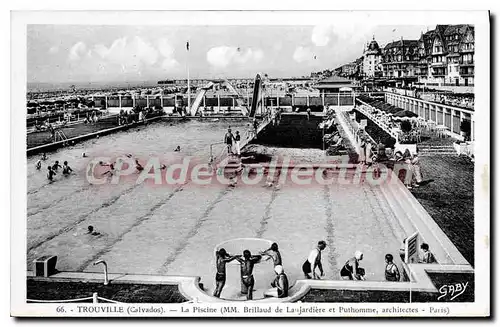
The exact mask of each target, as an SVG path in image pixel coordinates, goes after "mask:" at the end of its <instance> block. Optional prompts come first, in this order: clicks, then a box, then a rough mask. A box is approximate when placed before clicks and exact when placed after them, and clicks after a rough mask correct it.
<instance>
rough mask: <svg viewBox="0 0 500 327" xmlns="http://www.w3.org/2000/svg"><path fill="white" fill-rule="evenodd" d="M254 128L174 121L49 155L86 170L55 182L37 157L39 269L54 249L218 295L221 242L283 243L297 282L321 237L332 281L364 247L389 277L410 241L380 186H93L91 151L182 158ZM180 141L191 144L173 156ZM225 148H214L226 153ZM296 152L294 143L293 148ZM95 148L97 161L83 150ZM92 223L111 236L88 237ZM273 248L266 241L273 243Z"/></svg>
mask: <svg viewBox="0 0 500 327" xmlns="http://www.w3.org/2000/svg"><path fill="white" fill-rule="evenodd" d="M228 125H231V127H232V128H233V130H236V129H237V130H240V133H242V134H244V131H246V129H247V128H248V127H247V122H246V121H239V122H233V121H231V122H227V121H218V122H200V121H188V122H183V123H180V122H175V123H172V122H169V121H163V122H159V123H154V124H151V125H150V126H148V127H145V128H140V129H134V130H131V131H127V132H120V133H117V134H113V135H110V136H106V137H102V138H99V139H93V140H89V141H86V142H83V143H81V144H78V145H75V146H72V147H69V148H65V149H61V150H59V151H57V152H55V153H52V154H48V156H49V159H48V161H46V162H45V163H44V165H45V166H46V165H48V164H49V163H53V162H54V161H55V160H59V162H60V163H61V164H62V162H63V161H65V160H67V161H68V162H69V163H70V166H71V167H72V168H73V169H74V170H75V174H74V175H71V176H69V177H62V176H60V173H59V174H58V176H56V180H55V182H54V183H51V184H48V183H47V179H46V167H44V169H42V171H37V170H36V169H35V167H34V165H35V162H36V160H38V157H30V158H28V166H27V170H28V172H27V174H28V208H27V211H28V217H27V231H28V239H27V244H28V255H27V265H28V269H32V262H33V260H34V259H35V258H37V257H39V256H42V255H48V254H51V255H57V256H58V263H57V269H59V270H60V271H101V269H102V267H99V266H98V267H96V266H93V264H92V263H93V262H94V261H96V260H99V259H102V260H105V261H106V262H107V264H108V268H109V272H112V273H129V274H166V275H182V276H200V277H201V281H202V283H203V284H204V288H205V289H206V290H207V292H209V293H212V292H213V289H214V284H215V283H214V276H215V263H214V262H215V256H214V249H215V247H216V246H217V245H218V244H220V243H222V242H225V241H227V240H231V239H236V238H261V239H265V240H269V241H272V242H277V243H278V244H279V247H280V251H281V254H282V258H283V263H284V268H285V272H286V273H287V275H288V277H289V279H290V284H291V285H292V284H293V282H294V281H295V280H297V279H302V278H303V274H302V272H301V267H302V264H303V262H304V261H305V259H306V258H307V256H308V254H309V252H310V251H311V250H312V249H313V248H314V247H315V245H316V244H317V242H318V241H319V240H325V241H326V242H327V243H328V246H327V248H326V249H325V250H324V251H323V266H324V270H325V277H324V278H325V279H340V276H339V271H340V269H341V268H342V266H343V264H344V263H345V261H346V260H347V259H349V257H352V256H353V255H354V252H355V251H356V250H361V251H363V252H364V253H365V256H364V260H363V261H362V264H361V266H362V267H364V268H365V269H366V272H367V275H366V278H367V280H383V279H384V267H385V264H384V256H385V254H386V253H392V254H393V255H394V257H395V258H396V263H397V264H400V262H399V261H398V260H399V258H398V255H397V254H398V249H399V247H400V245H401V242H402V239H403V238H404V235H403V233H402V231H401V230H400V229H398V227H397V226H393V225H391V222H392V221H395V220H397V219H396V218H395V217H394V214H393V212H392V211H391V209H390V207H389V206H388V203H387V202H386V200H385V199H384V197H383V195H382V194H381V192H380V190H379V189H378V187H376V186H371V185H368V184H362V185H342V184H331V185H327V186H322V185H316V186H309V187H307V189H303V188H301V187H297V186H293V187H292V186H287V185H285V186H283V187H281V188H280V189H276V188H273V187H267V186H266V185H265V182H264V181H263V182H261V183H259V184H257V185H254V186H245V187H240V186H239V185H238V186H236V187H235V188H230V187H227V186H224V185H205V186H201V185H191V184H189V183H188V184H186V185H171V186H166V185H160V186H152V185H150V184H146V183H142V184H136V183H135V181H134V180H133V179H126V180H124V181H123V182H122V183H119V184H117V185H109V184H106V185H89V184H88V183H87V182H86V180H85V178H84V175H85V170H86V166H87V164H88V161H89V158H93V157H95V156H103V155H106V156H110V157H114V156H120V155H124V154H127V153H131V154H133V156H134V157H137V158H139V160H140V161H141V162H143V161H145V160H146V159H147V158H148V157H151V156H160V157H161V158H162V162H173V161H176V160H179V158H181V157H182V156H195V157H196V158H198V159H199V160H200V161H204V160H207V161H208V158H209V154H210V149H209V148H210V144H212V143H216V142H221V141H222V137H223V135H224V132H225V130H226V129H227V127H228ZM177 145H180V146H181V152H180V153H179V152H173V150H174V149H175V147H176V146H177ZM222 151H224V146H223V145H222V144H218V145H215V146H214V152H218V153H221V152H222ZM283 151H284V150H283ZM83 152H85V153H86V154H87V155H88V158H83V157H82V153H83ZM89 225H92V226H94V227H95V228H96V230H97V231H98V232H99V233H100V235H97V236H92V235H88V234H86V230H87V226H89ZM263 250H264V249H263ZM254 276H255V279H256V287H255V288H256V292H255V295H254V298H260V297H262V296H263V295H262V294H263V291H264V290H265V289H267V288H268V287H269V283H270V282H271V281H272V279H273V277H274V272H273V268H272V263H271V262H270V261H266V262H263V263H261V264H258V265H256V267H255V272H254ZM238 289H239V267H238V265H236V264H231V265H229V266H228V280H227V283H226V288H225V289H224V291H223V292H222V297H223V298H230V299H243V297H242V296H241V295H240V294H239V292H238Z"/></svg>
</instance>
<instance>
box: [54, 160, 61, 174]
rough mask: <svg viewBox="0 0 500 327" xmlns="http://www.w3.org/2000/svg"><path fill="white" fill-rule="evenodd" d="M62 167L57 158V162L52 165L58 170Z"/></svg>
mask: <svg viewBox="0 0 500 327" xmlns="http://www.w3.org/2000/svg"><path fill="white" fill-rule="evenodd" d="M59 168H62V167H61V165H60V164H59V161H57V160H56V162H55V163H54V164H53V165H52V170H54V171H57V169H59Z"/></svg>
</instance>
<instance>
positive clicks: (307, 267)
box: [302, 241, 326, 279]
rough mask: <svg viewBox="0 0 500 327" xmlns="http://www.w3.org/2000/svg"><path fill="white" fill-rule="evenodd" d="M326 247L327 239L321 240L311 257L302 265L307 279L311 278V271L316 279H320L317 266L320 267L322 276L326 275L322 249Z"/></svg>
mask: <svg viewBox="0 0 500 327" xmlns="http://www.w3.org/2000/svg"><path fill="white" fill-rule="evenodd" d="M325 248H326V242H325V241H319V242H318V246H317V247H316V248H315V249H313V250H312V251H311V253H310V254H309V257H308V258H307V260H306V261H305V262H304V264H303V265H302V272H303V273H304V277H305V278H307V279H311V276H310V275H309V274H310V273H312V274H313V278H314V279H318V275H317V274H316V267H318V269H319V272H320V273H321V276H324V275H325V272H324V271H323V265H322V264H321V251H323V250H324V249H325Z"/></svg>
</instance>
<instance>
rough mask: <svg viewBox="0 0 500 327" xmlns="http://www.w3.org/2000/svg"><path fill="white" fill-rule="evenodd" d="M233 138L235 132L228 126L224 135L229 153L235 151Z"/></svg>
mask: <svg viewBox="0 0 500 327" xmlns="http://www.w3.org/2000/svg"><path fill="white" fill-rule="evenodd" d="M233 139H234V136H233V133H231V128H228V129H227V132H226V134H225V135H224V143H225V144H226V146H227V153H228V154H230V153H233Z"/></svg>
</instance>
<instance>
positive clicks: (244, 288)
mask: <svg viewBox="0 0 500 327" xmlns="http://www.w3.org/2000/svg"><path fill="white" fill-rule="evenodd" d="M261 258H262V256H260V255H254V256H252V254H251V253H250V251H249V250H245V251H243V258H242V257H241V255H238V256H236V258H235V259H236V260H238V262H239V263H240V272H241V293H242V294H246V295H247V300H252V299H253V294H252V293H253V286H254V285H255V279H254V278H253V267H254V265H255V264H256V263H258V262H259V261H260V259H261Z"/></svg>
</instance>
